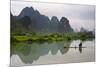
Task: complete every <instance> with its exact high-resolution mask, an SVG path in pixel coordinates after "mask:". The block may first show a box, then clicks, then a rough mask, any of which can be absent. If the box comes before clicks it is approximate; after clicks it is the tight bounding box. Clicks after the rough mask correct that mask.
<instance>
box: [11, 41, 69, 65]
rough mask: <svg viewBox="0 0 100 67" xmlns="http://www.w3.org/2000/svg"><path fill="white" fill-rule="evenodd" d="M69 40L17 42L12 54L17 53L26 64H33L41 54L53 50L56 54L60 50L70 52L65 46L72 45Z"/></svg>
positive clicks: (63, 52) (52, 52) (53, 53)
mask: <svg viewBox="0 0 100 67" xmlns="http://www.w3.org/2000/svg"><path fill="white" fill-rule="evenodd" d="M70 44H71V41H69V42H67V41H66V42H53V43H41V44H40V43H16V45H15V46H14V47H13V49H12V51H13V52H11V53H12V55H13V54H17V55H18V56H19V57H20V58H21V60H22V61H23V62H24V63H25V64H31V63H33V62H34V61H36V60H37V59H39V57H40V56H44V55H46V54H48V53H49V51H51V54H52V55H56V54H57V52H58V51H59V50H60V52H61V54H65V53H67V52H68V50H69V48H64V46H65V45H66V46H67V47H70Z"/></svg>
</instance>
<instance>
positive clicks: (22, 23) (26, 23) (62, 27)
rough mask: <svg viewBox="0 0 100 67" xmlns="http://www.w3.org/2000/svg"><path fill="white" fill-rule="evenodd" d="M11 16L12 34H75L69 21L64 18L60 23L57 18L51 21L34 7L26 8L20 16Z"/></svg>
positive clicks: (53, 17)
mask: <svg viewBox="0 0 100 67" xmlns="http://www.w3.org/2000/svg"><path fill="white" fill-rule="evenodd" d="M10 16H11V31H12V32H39V33H41V32H43V33H67V32H73V29H72V27H71V26H70V24H69V19H67V18H66V17H62V18H61V19H60V21H59V20H58V18H57V17H56V16H52V18H51V20H50V19H49V18H48V16H45V15H42V14H40V13H39V11H38V10H34V8H32V7H25V8H24V9H23V10H22V11H21V13H20V14H19V15H18V16H13V14H12V13H11V14H10Z"/></svg>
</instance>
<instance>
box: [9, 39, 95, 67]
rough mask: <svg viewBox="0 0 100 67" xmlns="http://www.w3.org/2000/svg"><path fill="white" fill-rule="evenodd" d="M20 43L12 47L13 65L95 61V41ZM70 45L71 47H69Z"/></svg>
mask: <svg viewBox="0 0 100 67" xmlns="http://www.w3.org/2000/svg"><path fill="white" fill-rule="evenodd" d="M79 44H80V40H73V41H61V42H53V43H30V44H29V43H18V44H17V45H16V46H15V47H13V49H12V51H13V52H12V54H11V66H19V65H37V64H54V63H76V62H92V61H95V41H94V40H93V41H84V42H82V47H86V48H82V47H81V48H78V47H79ZM68 47H69V48H68Z"/></svg>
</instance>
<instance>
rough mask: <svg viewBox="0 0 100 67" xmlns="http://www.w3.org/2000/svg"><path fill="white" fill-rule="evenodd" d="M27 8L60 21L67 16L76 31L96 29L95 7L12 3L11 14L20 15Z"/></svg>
mask: <svg viewBox="0 0 100 67" xmlns="http://www.w3.org/2000/svg"><path fill="white" fill-rule="evenodd" d="M25 7H33V8H34V9H35V10H38V11H39V12H40V13H41V14H43V15H46V16H48V17H49V18H50V19H51V17H52V16H57V18H58V19H59V20H60V19H61V17H62V16H65V17H66V18H68V19H69V21H70V22H69V23H70V25H71V27H72V28H74V30H76V29H77V30H79V29H80V28H81V27H84V28H85V29H87V30H94V29H95V6H93V5H72V4H54V3H39V2H22V1H21V2H20V1H19V2H18V1H11V12H12V14H13V15H19V14H20V12H21V10H22V9H23V8H25Z"/></svg>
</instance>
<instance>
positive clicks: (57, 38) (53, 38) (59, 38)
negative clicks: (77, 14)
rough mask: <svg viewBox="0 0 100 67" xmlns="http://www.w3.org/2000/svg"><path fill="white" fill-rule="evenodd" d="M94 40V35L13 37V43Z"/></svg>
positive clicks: (57, 34)
mask: <svg viewBox="0 0 100 67" xmlns="http://www.w3.org/2000/svg"><path fill="white" fill-rule="evenodd" d="M78 39H80V40H83V41H84V40H92V39H95V35H93V34H92V33H86V32H85V33H66V34H59V33H52V34H32V33H31V34H28V35H26V34H23V35H22V34H21V35H19V34H18V35H15V34H13V35H11V42H27V41H28V42H52V41H63V40H66V41H70V40H78Z"/></svg>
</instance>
